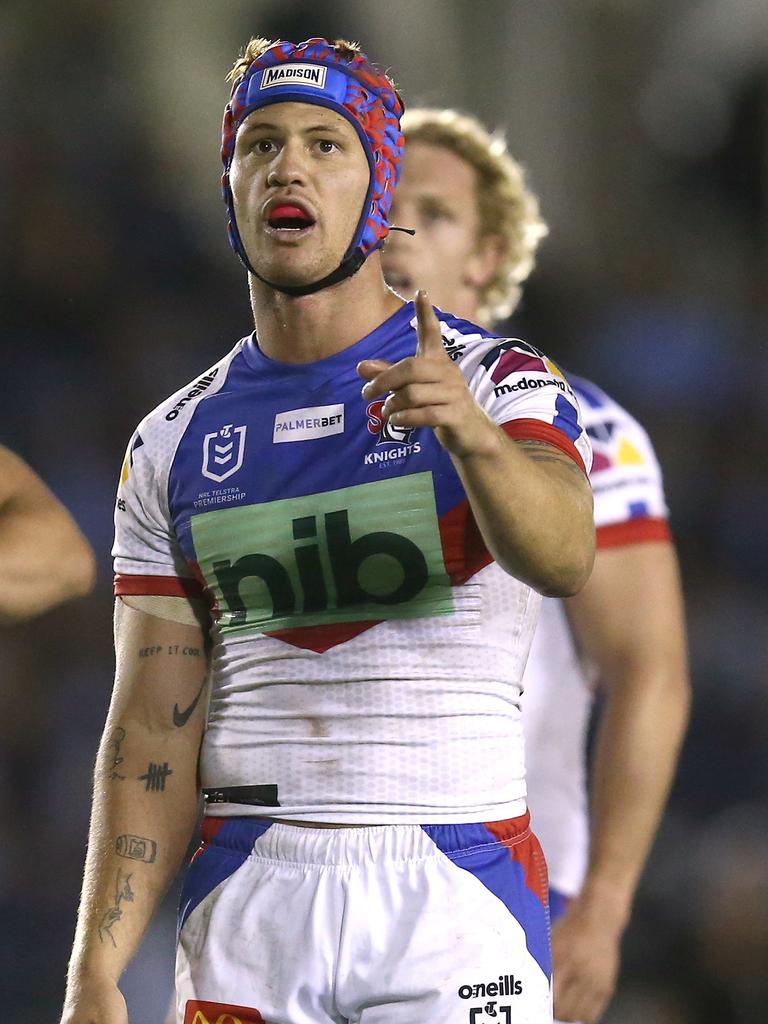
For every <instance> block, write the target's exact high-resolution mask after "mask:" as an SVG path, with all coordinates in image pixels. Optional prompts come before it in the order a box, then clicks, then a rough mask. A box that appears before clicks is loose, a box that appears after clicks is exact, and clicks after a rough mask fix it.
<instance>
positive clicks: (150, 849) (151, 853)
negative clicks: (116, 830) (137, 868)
mask: <svg viewBox="0 0 768 1024" xmlns="http://www.w3.org/2000/svg"><path fill="white" fill-rule="evenodd" d="M115 853H116V854H117V855H118V857H127V858H128V859H129V860H140V861H142V862H143V863H144V864H154V863H155V859H156V857H157V843H156V842H155V840H154V839H145V838H144V837H143V836H128V835H125V836H118V837H117V840H116V841H115Z"/></svg>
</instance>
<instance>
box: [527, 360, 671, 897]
mask: <svg viewBox="0 0 768 1024" xmlns="http://www.w3.org/2000/svg"><path fill="white" fill-rule="evenodd" d="M569 380H570V382H571V385H572V387H573V389H574V391H575V392H576V395H577V397H578V399H579V404H580V406H581V411H582V416H583V419H584V425H585V427H586V429H587V433H588V435H589V438H590V441H591V442H592V449H593V462H592V471H591V474H590V481H591V483H592V490H593V492H594V498H595V525H596V527H597V545H598V548H606V547H615V546H620V545H624V544H638V543H643V542H645V541H652V540H668V539H669V528H668V526H667V506H666V502H665V499H664V490H663V486H662V479H661V470H660V468H659V464H658V462H657V460H656V456H655V454H654V451H653V446H652V445H651V442H650V439H649V438H648V435H647V434H646V432H645V430H643V428H642V427H641V426H640V424H639V423H638V422H637V420H635V419H634V418H633V417H632V416H630V414H629V413H628V412H627V411H626V410H625V409H623V408H622V407H621V406H620V405H618V404H617V403H616V402H614V401H613V400H612V399H611V398H609V397H608V395H606V394H605V392H604V391H601V390H600V389H599V388H598V387H596V386H595V385H594V384H591V383H590V382H589V381H585V380H582V379H581V378H578V377H570V378H569ZM591 675H592V673H591V671H590V667H589V666H588V665H585V664H583V663H582V661H581V660H580V658H579V654H578V652H577V650H576V647H575V644H574V638H573V633H572V632H571V629H570V626H569V624H568V620H567V616H566V611H565V605H564V603H563V602H562V601H557V600H554V599H551V598H548V599H547V598H545V599H544V601H543V602H542V607H541V615H540V618H539V624H538V627H537V630H536V635H535V637H534V641H533V644H532V646H531V653H530V656H529V659H528V664H527V666H526V670H525V675H524V677H523V687H524V690H525V693H524V696H523V700H522V707H523V732H524V735H525V761H526V769H527V774H528V801H529V805H530V807H531V821H532V825H533V828H534V830H535V831H536V834H537V835H538V836H539V839H540V840H541V845H542V847H543V849H544V854H545V856H546V858H547V865H548V867H549V877H550V884H551V886H552V888H553V889H556V890H558V891H559V892H561V893H563V894H564V895H566V896H573V895H575V894H576V893H577V892H578V891H579V890H580V888H581V885H582V882H583V880H584V873H585V871H586V866H587V857H588V850H589V822H588V813H587V811H588V808H587V779H586V737H587V729H588V725H589V718H590V712H591V709H592V693H593V683H594V680H593V679H592V678H591Z"/></svg>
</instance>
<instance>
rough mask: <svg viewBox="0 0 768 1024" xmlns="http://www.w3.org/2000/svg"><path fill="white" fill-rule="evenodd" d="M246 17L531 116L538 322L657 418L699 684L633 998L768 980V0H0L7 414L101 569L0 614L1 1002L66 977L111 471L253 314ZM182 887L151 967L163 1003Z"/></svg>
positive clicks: (14, 1009)
mask: <svg viewBox="0 0 768 1024" xmlns="http://www.w3.org/2000/svg"><path fill="white" fill-rule="evenodd" d="M250 34H263V35H267V36H275V37H277V36H283V37H285V38H289V39H293V40H295V41H299V40H301V39H303V38H306V37H307V36H309V35H318V34H324V35H327V36H330V37H331V38H333V37H335V36H338V35H342V36H346V37H350V38H354V39H359V40H360V41H361V43H362V44H363V46H364V48H365V49H366V50H367V51H368V52H369V53H370V55H371V56H372V57H373V58H374V59H377V60H378V61H379V62H381V63H383V64H385V65H388V66H389V67H390V68H391V70H392V72H393V74H394V75H395V77H396V78H397V80H398V82H399V83H400V85H401V87H402V91H403V93H404V96H405V98H406V102H408V101H410V103H411V104H414V103H423V102H427V103H430V104H434V105H451V106H458V107H460V108H462V109H465V110H469V111H473V112H475V113H477V114H479V115H480V116H481V117H482V118H483V119H484V120H485V121H486V122H487V123H489V124H490V125H497V126H500V127H503V128H504V129H505V130H506V133H507V136H508V138H509V141H510V144H511V149H512V151H513V153H514V154H515V155H516V156H517V157H518V158H520V159H521V160H522V161H523V162H524V164H525V165H526V167H527V169H528V172H529V176H530V180H531V183H532V185H533V187H534V189H535V190H536V191H537V192H538V193H539V195H540V197H541V201H542V207H543V211H544V214H545V217H546V218H547V220H548V221H549V223H550V225H551V228H552V231H551V235H550V237H549V238H548V239H547V240H546V241H545V243H544V245H543V247H542V250H541V256H540V261H539V267H538V269H537V270H536V272H535V275H534V279H533V282H532V284H531V285H530V286H529V287H528V288H527V290H526V295H525V300H524V304H523V306H522V308H521V310H520V311H519V313H518V314H517V315H516V316H515V318H514V320H513V324H512V327H511V330H513V331H514V333H516V334H519V335H520V336H522V337H524V338H526V339H528V340H529V341H531V342H533V343H534V344H536V345H540V346H541V347H543V348H545V349H546V351H547V352H548V353H549V354H551V355H552V356H553V357H555V358H556V359H558V360H559V361H560V362H561V363H563V364H564V365H565V366H566V368H570V369H572V370H573V371H576V372H578V373H580V374H584V375H586V376H590V377H592V378H593V379H594V380H596V381H597V382H598V383H600V384H602V385H603V386H604V387H606V389H608V390H609V391H610V392H611V393H612V394H614V395H615V396H616V397H617V398H618V399H619V400H620V401H621V402H622V403H623V404H625V405H626V406H627V407H628V408H629V409H630V410H631V411H633V412H634V413H635V414H636V415H637V416H638V417H639V418H640V419H641V421H642V422H643V423H644V424H645V425H646V426H647V427H648V428H649V430H650V433H651V435H652V437H653V440H654V441H655V443H656V445H657V449H658V452H659V454H660V457H661V460H662V464H663V466H664V468H665V473H666V484H667V490H668V497H669V501H670V505H671V509H672V524H673V528H674V532H675V534H676V537H677V540H678V542H679V545H680V549H681V553H682V558H683V566H684V572H685V582H686V591H687V601H688V614H689V620H690V638H691V654H692V668H693V680H694V690H695V703H694V710H693V719H692V725H691V729H690V734H689V737H688V740H687V743H686V746H685V750H684V754H683V759H682V765H681V769H680V772H679V776H678V779H677V782H676V785H675V789H674V793H673V796H672V799H671V802H670V806H669V811H668V813H667V815H666V817H665V820H664V824H663V827H662V830H661V834H660V837H659V841H658V842H657V844H656V847H655V850H654V853H653V856H652V860H651V864H650V867H649V869H648V871H647V872H646V875H645V879H644V882H643V885H642V890H641V893H640V897H639V899H638V903H637V907H636V912H635V916H634V920H633V923H632V926H631V928H630V931H629V933H628V935H627V938H626V942H625V961H624V969H623V973H622V979H621V984H620V987H619V991H618V994H617V997H616V999H615V1000H614V1002H613V1004H612V1007H611V1009H610V1011H609V1013H608V1015H607V1017H606V1021H607V1022H608V1024H640V1022H642V1024H646V1022H653V1024H710V1022H712V1024H714V1022H718V1024H757V1022H762V1021H765V1020H766V1009H765V1007H766V1005H767V1003H768V513H767V509H768V458H767V457H766V451H767V447H766V440H765V438H766V428H767V427H768V405H767V404H766V392H767V391H768V344H766V327H767V326H768V3H766V0H548V2H546V3H545V2H538V0H418V2H414V0H386V2H382V3H373V2H369V0H346V2H345V0H336V2H331V0H328V2H321V0H306V2H304V0H294V2H277V0H250V2H246V0H220V2H206V0H162V2H157V0H155V2H151V3H150V2H147V0H131V2H128V0H113V2H110V3H104V2H103V0H69V2H68V3H67V4H61V3H58V2H54V0H33V2H30V0H2V4H0V130H2V145H0V237H1V238H2V246H1V247H0V261H1V265H0V280H1V281H2V287H0V363H1V365H2V367H3V370H2V401H1V402H0V438H2V441H3V442H5V443H7V444H9V445H10V446H12V447H13V448H15V449H16V450H17V451H19V452H20V453H21V454H23V455H24V456H25V457H26V458H27V459H28V460H29V461H30V462H31V464H32V465H33V466H34V467H35V469H36V470H37V471H38V472H40V473H41V474H42V475H43V477H44V478H45V479H46V480H47V481H48V483H49V484H50V485H51V486H52V487H53V488H54V490H55V491H56V492H57V493H58V495H59V496H60V497H61V498H62V499H63V500H64V501H65V503H66V504H67V505H68V506H69V508H70V509H72V511H73V512H74V514H75V516H76V517H77V519H78V521H79V523H80V525H81V526H82V528H83V529H84V530H85V532H86V533H87V535H88V536H89V537H90V539H91V541H92V543H93V544H94V546H95V548H96V550H97V552H98V556H99V564H100V575H99V580H98V585H97V588H96V591H95V593H94V594H93V595H92V597H90V598H89V599H88V600H86V601H82V602H80V603H78V604H77V605H73V606H72V607H68V608H65V609H63V610H61V611H58V612H56V613H54V614H52V615H49V616H47V617H45V618H44V619H42V620H39V621H36V622H34V623H32V624H30V625H28V626H25V627H23V628H16V629H12V630H5V631H3V633H2V634H1V635H0V665H1V676H0V679H1V685H0V766H1V768H2V772H1V774H0V812H2V817H3V821H4V823H5V828H4V834H3V838H2V843H1V844H0V963H1V964H2V967H1V968H0V1006H2V1007H3V1010H4V1013H5V1014H6V1017H8V1018H9V1019H13V1020H24V1021H25V1022H27V1024H38V1022H39V1024H42V1022H43V1021H46V1022H50V1021H54V1020H56V1019H57V1017H58V1012H59V1008H60V1004H61V999H62V995H63V980H64V972H65V965H66V959H67V956H68V952H69V947H70V943H71V938H72V929H73V925H74V913H75V907H76V902H77V897H78V890H79V884H80V872H81V869H82V861H83V853H84V843H85V835H86V828H87V819H88V811H89V792H90V774H91V766H92V761H93V756H94V752H95V748H96V744H97V741H98V737H99V734H100V730H101V726H102V723H103V718H104V713H105V710H106V706H107V702H108V698H109V693H110V687H111V677H112V664H113V663H112V653H111V634H110V631H111V605H112V601H111V596H110V595H111V590H110V584H111V579H110V577H111V573H110V559H109V548H110V543H111V533H112V504H113V500H114V487H115V483H116V478H117V473H118V470H119V466H120V463H121V460H122V456H123V450H124V446H125V444H126V442H127V439H128V437H129V435H130V433H131V431H132V429H133V427H134V426H135V424H136V423H137V422H138V420H139V419H140V418H141V417H142V416H143V415H144V414H145V413H146V412H147V411H148V410H149V409H150V408H152V407H153V406H154V405H155V404H156V403H157V402H158V401H159V400H161V399H162V398H164V397H165V396H166V395H167V394H169V393H170V392H172V391H173V390H175V389H176V388H177V387H179V386H181V385H182V384H183V383H184V382H185V381H187V380H188V379H190V378H192V377H194V375H195V374H196V373H198V371H201V370H203V369H205V367H207V366H208V365H209V364H210V363H211V362H213V361H214V360H215V359H217V358H218V357H219V356H220V355H221V354H222V353H224V352H225V351H226V350H228V349H229V348H230V347H231V345H232V344H233V343H234V341H235V340H236V339H237V338H238V337H240V336H242V335H244V334H246V333H248V332H249V330H250V311H249V307H248V302H247V296H246V289H245V287H244V284H245V282H244V278H243V273H242V271H241V268H240V266H239V264H238V263H237V262H236V260H235V258H234V257H233V255H232V254H231V253H230V251H229V249H228V247H227V243H226V239H225V232H224V213H223V209H222V208H221V202H220V198H219V192H218V188H219V185H218V179H219V173H220V168H219V163H218V152H217V151H218V145H219V125H220V117H221V112H222V109H223V106H224V104H225V102H226V99H227V96H228V88H227V85H226V82H225V81H224V76H225V74H226V72H227V70H228V69H229V67H230V65H231V62H232V60H233V58H234V56H235V54H236V52H237V50H238V49H239V47H240V46H241V45H242V44H243V43H244V42H245V41H246V40H247V38H248V37H249V35H250ZM173 909H174V907H173V894H171V896H169V899H168V901H167V904H166V906H165V908H164V912H163V914H162V915H161V916H160V918H159V919H158V921H157V923H156V924H155V926H153V929H152V931H151V933H150V935H149V937H148V939H147V941H146V942H145V944H144V946H143V948H142V951H141V953H140V955H139V958H138V960H137V961H136V963H135V964H134V965H133V967H132V968H131V970H130V971H129V974H128V975H127V977H126V981H125V990H126V993H127V995H128V1000H129V1006H130V1008H131V1013H132V1017H131V1020H132V1024H156V1022H159V1021H161V1019H162V1016H163V1012H164V1010H165V1007H166V1005H167V993H168V990H169V985H170V973H171V960H172V943H173V930H174V921H173Z"/></svg>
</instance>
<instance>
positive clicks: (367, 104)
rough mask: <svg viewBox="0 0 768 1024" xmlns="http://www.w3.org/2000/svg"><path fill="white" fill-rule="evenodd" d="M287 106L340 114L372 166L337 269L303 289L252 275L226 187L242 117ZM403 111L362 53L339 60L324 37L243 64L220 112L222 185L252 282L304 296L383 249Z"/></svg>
mask: <svg viewBox="0 0 768 1024" xmlns="http://www.w3.org/2000/svg"><path fill="white" fill-rule="evenodd" d="M291 102H293V103H315V104H317V105H318V106H321V107H328V108H330V109H331V110H335V111H336V112H337V113H339V114H341V115H342V117H345V118H346V119H347V121H349V122H350V124H351V125H352V126H353V128H354V129H355V131H356V132H357V134H358V137H359V139H360V142H361V143H362V146H363V150H364V152H365V155H366V158H367V160H368V167H369V169H370V182H369V185H368V192H367V194H366V197H365V202H364V204H363V209H362V212H361V214H360V220H359V221H358V223H357V228H356V229H355V233H354V235H353V237H352V242H351V243H350V246H349V248H348V249H347V251H346V252H345V254H344V258H343V259H342V261H341V264H340V265H339V266H338V267H337V268H336V270H334V271H333V272H332V273H330V274H327V275H326V276H325V277H324V278H322V279H321V280H320V281H314V282H313V283H311V284H307V285H281V284H275V283H274V282H273V281H267V280H266V279H265V278H263V277H262V276H261V275H260V274H257V273H256V271H255V270H254V269H253V267H252V266H251V262H250V260H249V259H248V255H247V253H246V251H245V246H244V245H243V242H242V239H241V237H240V232H239V230H238V227H237V221H236V219H235V207H234V202H233V199H232V189H231V188H230V184H229V172H230V168H231V166H232V158H233V156H234V152H235V138H236V136H237V131H238V129H239V127H240V125H241V124H242V123H243V121H244V120H245V119H246V117H248V115H249V114H251V113H253V111H254V110H258V109H259V108H260V107H266V106H269V105H271V104H273V103H291ZM402 114H403V104H402V101H401V99H400V97H399V96H398V94H397V93H396V92H395V90H394V89H393V87H392V85H391V84H390V82H389V80H388V79H387V78H386V77H385V76H384V75H382V74H381V73H380V72H379V71H377V70H376V69H375V68H374V67H373V66H372V65H371V64H370V62H369V60H368V58H367V57H366V56H365V54H364V53H355V54H354V56H352V57H351V58H349V59H346V58H342V57H340V56H339V55H338V54H337V53H336V51H335V50H334V48H333V46H332V45H331V44H330V43H329V42H328V41H327V40H326V39H308V40H307V41H306V42H304V43H299V44H298V45H297V46H296V45H294V44H293V43H286V42H280V43H275V45H274V46H271V47H270V48H269V49H268V50H266V51H265V52H264V53H262V55H261V56H260V57H258V58H257V59H256V60H255V61H254V62H253V63H252V64H251V65H250V66H249V67H248V69H247V71H246V72H245V74H244V75H243V76H242V77H241V78H239V79H238V80H237V82H235V85H234V87H233V89H232V97H231V99H230V101H229V103H228V104H227V108H226V110H225V111H224V124H223V127H222V138H221V159H222V162H223V164H224V174H223V176H222V179H221V184H222V192H223V194H224V202H225V204H226V207H227V213H228V214H229V226H228V234H229V243H230V245H231V246H232V248H233V249H234V250H235V252H236V253H237V255H238V256H239V257H240V260H241V262H242V263H243V264H244V266H245V267H246V269H247V270H248V271H250V273H251V274H253V275H254V277H257V278H258V279H259V280H260V281H264V283H265V284H267V285H269V287H270V288H274V289H275V290H276V291H280V292H283V293H285V294H286V295H310V294H312V292H317V291H320V289H321V288H328V287H330V285H333V284H338V282H339V281H343V280H344V279H345V278H347V277H351V276H352V274H354V273H356V272H357V271H358V270H359V269H360V267H361V266H362V265H363V263H364V262H365V259H366V258H367V257H368V256H370V254H371V253H372V252H374V251H375V250H376V249H378V248H379V247H380V246H381V244H382V242H383V241H384V239H385V238H386V237H387V234H388V233H389V230H390V227H389V223H388V221H387V215H388V213H389V208H390V206H391V205H392V194H393V192H394V190H395V186H396V185H397V181H398V178H399V177H400V161H401V160H402V156H403V147H404V138H403V134H402V132H401V131H400V117H401V116H402Z"/></svg>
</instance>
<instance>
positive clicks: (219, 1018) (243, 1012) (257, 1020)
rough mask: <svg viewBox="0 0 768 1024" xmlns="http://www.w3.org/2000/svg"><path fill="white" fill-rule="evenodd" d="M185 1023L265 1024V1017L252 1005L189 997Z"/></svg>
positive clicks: (185, 1011)
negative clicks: (237, 1004)
mask: <svg viewBox="0 0 768 1024" xmlns="http://www.w3.org/2000/svg"><path fill="white" fill-rule="evenodd" d="M184 1024H265V1022H264V1018H263V1017H262V1016H261V1014H260V1013H259V1011H258V1010H255V1009H254V1008H253V1007H252V1006H234V1005H233V1004H232V1003H211V1002H208V1001H207V1000H205V999H188V1000H187V1005H186V1008H185V1010H184Z"/></svg>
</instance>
